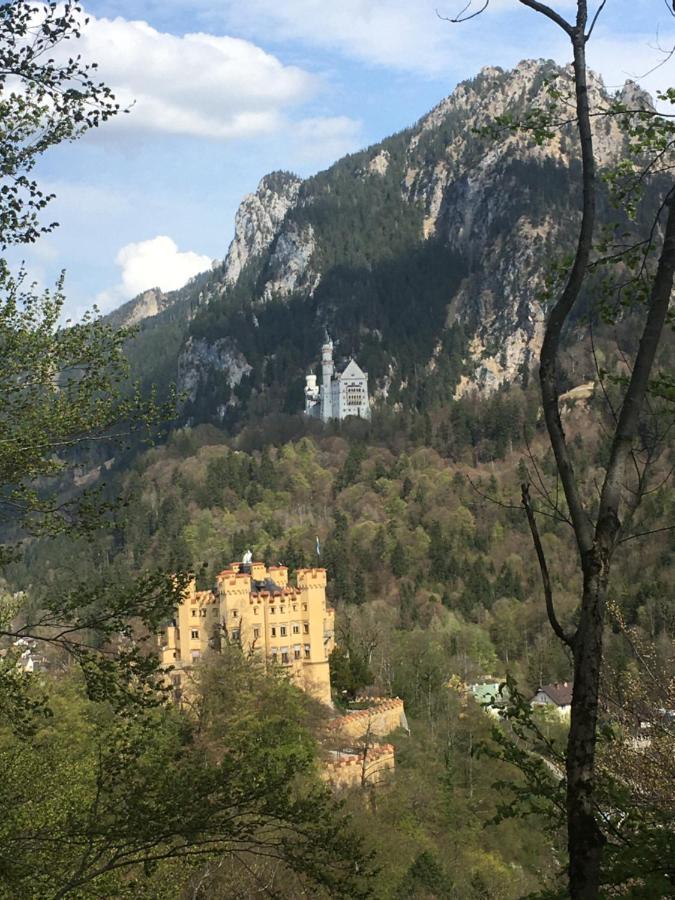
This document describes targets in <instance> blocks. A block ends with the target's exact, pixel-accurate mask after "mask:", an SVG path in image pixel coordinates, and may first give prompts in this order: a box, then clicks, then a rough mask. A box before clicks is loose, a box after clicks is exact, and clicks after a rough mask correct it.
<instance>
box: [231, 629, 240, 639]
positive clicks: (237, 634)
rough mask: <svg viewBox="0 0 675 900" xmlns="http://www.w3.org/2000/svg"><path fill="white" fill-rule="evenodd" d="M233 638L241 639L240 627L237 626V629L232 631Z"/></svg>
mask: <svg viewBox="0 0 675 900" xmlns="http://www.w3.org/2000/svg"><path fill="white" fill-rule="evenodd" d="M232 640H233V641H238V640H239V629H238V628H235V630H234V631H233V632H232Z"/></svg>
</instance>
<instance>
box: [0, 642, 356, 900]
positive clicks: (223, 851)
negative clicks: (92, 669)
mask: <svg viewBox="0 0 675 900" xmlns="http://www.w3.org/2000/svg"><path fill="white" fill-rule="evenodd" d="M203 677H204V688H205V693H204V694H203V695H197V696H196V698H195V704H196V708H197V709H198V714H197V717H196V718H195V717H194V716H188V715H186V714H184V713H181V712H179V711H178V710H176V709H174V708H170V707H164V706H162V707H160V708H156V709H152V710H148V709H145V710H142V709H139V708H138V707H135V708H128V709H127V710H126V711H123V712H119V711H118V712H115V711H114V710H113V709H112V707H111V706H110V704H109V703H107V702H102V703H93V702H91V701H89V700H87V699H86V697H85V695H84V692H83V689H82V685H81V683H80V681H79V679H78V678H77V677H75V676H64V677H62V678H61V679H59V680H58V681H56V682H54V683H52V684H49V685H46V688H48V690H49V693H50V700H51V706H52V708H53V710H54V715H53V717H50V718H48V719H46V720H45V719H40V720H38V721H36V723H35V729H34V733H33V734H32V736H31V737H30V738H26V737H25V736H16V735H15V734H13V733H12V732H11V731H10V730H9V729H7V728H3V729H2V731H0V765H1V768H2V771H3V773H4V775H3V779H2V782H1V785H0V805H1V806H2V809H3V816H2V821H1V822H0V848H2V849H1V850H0V896H1V897H3V898H8V900H9V898H13V900H14V898H33V897H41V898H44V897H54V898H56V897H61V896H69V897H86V896H95V897H101V896H126V897H152V896H157V895H158V891H161V893H162V895H163V896H167V897H176V898H178V897H181V896H183V895H184V893H183V892H184V891H185V890H187V886H188V884H189V883H190V880H191V879H196V880H197V881H200V880H202V879H205V878H207V877H213V876H212V875H210V874H209V873H210V872H212V871H213V869H212V870H209V868H208V865H205V864H208V863H209V861H211V863H212V864H213V863H217V866H215V870H216V871H220V870H225V871H227V866H229V865H232V864H236V865H238V866H240V867H241V868H242V870H244V869H246V870H248V871H255V870H256V867H258V866H259V865H260V864H261V863H262V864H263V867H264V865H267V864H269V862H270V861H271V862H273V863H274V864H275V868H276V869H278V870H279V872H280V875H279V877H283V878H284V879H285V880H286V881H287V882H288V883H289V884H294V885H295V886H296V889H297V891H298V892H302V891H305V890H306V889H307V888H308V886H311V893H312V895H313V896H317V897H321V896H330V897H345V898H347V897H349V898H358V897H365V896H367V895H368V892H369V891H368V886H367V879H366V878H364V876H365V875H367V874H368V873H369V871H370V864H369V861H368V859H367V857H366V856H365V855H364V854H363V852H362V850H361V847H360V843H359V841H358V839H357V838H356V837H354V835H353V834H352V833H351V831H350V830H349V827H348V824H347V821H346V819H345V817H344V815H343V814H342V813H341V812H340V810H339V807H338V806H337V805H336V803H335V801H334V800H333V799H332V798H331V797H330V795H329V793H328V791H327V790H326V788H324V787H323V786H322V785H321V783H320V781H319V780H318V777H317V773H316V763H315V752H316V751H315V744H314V741H313V739H312V737H311V733H310V731H309V730H308V723H309V718H308V716H309V714H308V712H307V710H306V701H305V700H304V697H303V696H302V695H301V694H300V692H299V691H298V690H297V689H295V688H293V687H292V686H291V685H290V684H289V683H288V682H287V681H286V680H285V679H283V678H277V677H274V676H268V675H266V674H265V673H264V672H262V671H261V670H260V669H258V668H257V667H256V666H255V665H253V664H251V663H249V662H248V661H246V660H245V659H244V658H243V657H242V656H241V654H240V653H239V652H238V651H237V650H234V649H232V650H230V651H228V652H226V653H224V654H223V655H221V656H219V657H218V658H216V659H214V660H213V661H212V664H211V666H207V667H205V669H204V673H203ZM221 688H222V689H221ZM216 896H217V894H216Z"/></svg>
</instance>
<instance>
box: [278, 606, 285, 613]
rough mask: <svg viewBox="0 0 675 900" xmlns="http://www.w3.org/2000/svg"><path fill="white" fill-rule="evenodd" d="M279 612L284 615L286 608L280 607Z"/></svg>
mask: <svg viewBox="0 0 675 900" xmlns="http://www.w3.org/2000/svg"><path fill="white" fill-rule="evenodd" d="M279 612H281V613H282V614H283V613H284V607H283V606H282V607H280V609H279Z"/></svg>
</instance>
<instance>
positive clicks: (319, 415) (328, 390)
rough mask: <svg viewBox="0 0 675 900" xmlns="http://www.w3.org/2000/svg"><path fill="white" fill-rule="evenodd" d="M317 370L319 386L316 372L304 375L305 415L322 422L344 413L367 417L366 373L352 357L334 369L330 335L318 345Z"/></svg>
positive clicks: (345, 416) (368, 401)
mask: <svg viewBox="0 0 675 900" xmlns="http://www.w3.org/2000/svg"><path fill="white" fill-rule="evenodd" d="M321 373H322V375H321V385H320V386H319V385H317V380H316V375H307V377H306V379H305V415H306V416H309V417H310V418H316V419H321V421H322V422H329V421H330V420H331V419H338V420H342V419H346V418H347V417H348V416H356V417H357V418H361V419H369V418H370V398H369V396H368V373H367V372H364V371H363V369H361V368H360V366H359V365H358V363H357V362H356V360H354V359H350V360H349V362H348V363H347V366H346V368H345V369H344V370H343V371H342V372H340V373H336V370H335V364H334V362H333V342H332V341H331V340H330V338H327V340H326V343H325V344H324V345H323V346H322V348H321Z"/></svg>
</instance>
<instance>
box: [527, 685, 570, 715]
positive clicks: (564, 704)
mask: <svg viewBox="0 0 675 900" xmlns="http://www.w3.org/2000/svg"><path fill="white" fill-rule="evenodd" d="M530 706H533V707H537V706H541V707H547V708H550V709H554V710H556V712H557V713H558V715H559V716H560V718H561V719H564V718H567V717H568V716H569V715H570V712H571V710H572V682H571V681H561V682H557V681H556V682H555V683H554V684H544V685H542V686H541V687H539V688H538V689H537V692H536V693H535V695H534V697H532V699H531V700H530Z"/></svg>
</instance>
